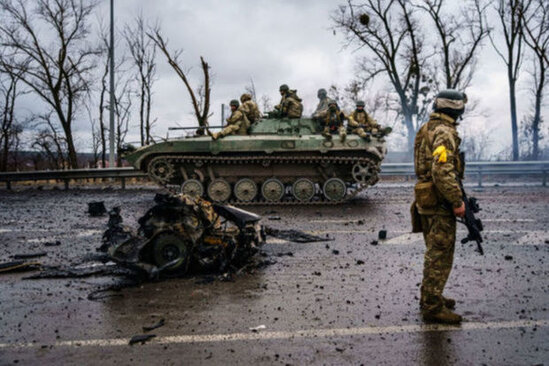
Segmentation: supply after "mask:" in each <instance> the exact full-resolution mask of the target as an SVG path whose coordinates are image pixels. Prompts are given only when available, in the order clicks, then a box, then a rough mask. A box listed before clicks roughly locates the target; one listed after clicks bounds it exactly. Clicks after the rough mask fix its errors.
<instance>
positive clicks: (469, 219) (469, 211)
mask: <svg viewBox="0 0 549 366" xmlns="http://www.w3.org/2000/svg"><path fill="white" fill-rule="evenodd" d="M460 158H461V163H462V164H463V165H464V167H465V156H464V154H463V153H461V154H460ZM458 183H459V187H460V188H461V194H462V197H463V202H464V203H465V216H464V217H463V218H461V219H458V222H461V223H462V224H463V225H465V226H466V227H467V231H468V233H467V236H466V237H465V238H463V239H461V244H465V243H467V242H469V241H472V240H474V241H476V242H477V251H478V252H479V253H480V255H484V250H483V249H482V244H481V243H482V235H481V234H480V232H481V231H482V230H484V228H483V227H482V221H480V219H477V218H476V217H475V214H476V213H478V212H479V211H480V207H479V205H478V202H477V199H476V198H475V197H467V193H465V189H464V188H463V183H462V182H461V179H459V178H458Z"/></svg>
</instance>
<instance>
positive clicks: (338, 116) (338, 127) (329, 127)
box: [322, 100, 347, 142]
mask: <svg viewBox="0 0 549 366" xmlns="http://www.w3.org/2000/svg"><path fill="white" fill-rule="evenodd" d="M345 119H347V117H345V114H344V113H343V112H342V111H340V110H339V107H338V106H337V103H336V102H335V101H334V100H330V102H329V104H328V112H327V113H326V117H325V119H324V131H323V132H322V136H324V137H325V138H326V139H328V140H331V139H332V134H335V133H339V139H340V141H341V142H344V141H345V138H346V137H347V129H346V128H345Z"/></svg>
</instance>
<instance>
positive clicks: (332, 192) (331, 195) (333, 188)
mask: <svg viewBox="0 0 549 366" xmlns="http://www.w3.org/2000/svg"><path fill="white" fill-rule="evenodd" d="M323 192H324V197H326V198H327V199H328V200H330V201H341V200H342V199H343V198H344V197H345V194H346V193H347V187H346V186H345V182H344V181H342V180H341V179H339V178H330V179H328V180H327V181H326V182H325V183H324V187H323Z"/></svg>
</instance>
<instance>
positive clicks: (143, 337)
mask: <svg viewBox="0 0 549 366" xmlns="http://www.w3.org/2000/svg"><path fill="white" fill-rule="evenodd" d="M154 337H156V334H139V335H134V336H133V337H132V338H131V339H130V346H132V345H134V344H136V343H141V344H145V342H147V341H149V340H151V339H153V338H154Z"/></svg>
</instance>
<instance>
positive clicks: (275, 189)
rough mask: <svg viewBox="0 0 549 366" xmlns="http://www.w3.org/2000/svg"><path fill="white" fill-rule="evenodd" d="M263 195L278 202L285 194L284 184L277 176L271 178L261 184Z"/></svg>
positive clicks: (267, 199)
mask: <svg viewBox="0 0 549 366" xmlns="http://www.w3.org/2000/svg"><path fill="white" fill-rule="evenodd" d="M261 195H262V196H263V198H265V200H266V201H268V202H278V201H280V200H281V199H282V197H283V196H284V184H282V182H281V181H279V180H278V179H276V178H269V179H267V180H266V181H265V182H263V185H262V186H261Z"/></svg>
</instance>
